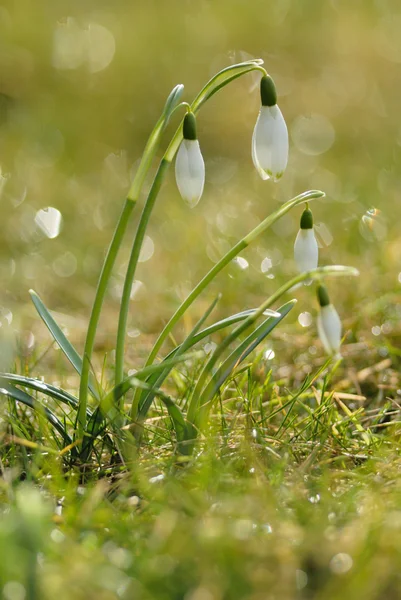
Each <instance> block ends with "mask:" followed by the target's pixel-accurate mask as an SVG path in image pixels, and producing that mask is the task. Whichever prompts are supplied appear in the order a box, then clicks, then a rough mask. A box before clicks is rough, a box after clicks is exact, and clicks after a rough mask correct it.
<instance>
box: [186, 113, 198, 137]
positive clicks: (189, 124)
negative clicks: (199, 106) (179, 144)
mask: <svg viewBox="0 0 401 600" xmlns="http://www.w3.org/2000/svg"><path fill="white" fill-rule="evenodd" d="M182 132H183V135H184V140H196V139H198V138H197V135H196V117H195V115H194V113H193V112H189V113H187V114H186V115H185V117H184V124H183V127H182Z"/></svg>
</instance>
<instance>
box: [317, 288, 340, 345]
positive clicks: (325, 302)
mask: <svg viewBox="0 0 401 600" xmlns="http://www.w3.org/2000/svg"><path fill="white" fill-rule="evenodd" d="M317 298H318V301H319V305H320V311H319V314H318V317H317V331H318V334H319V338H320V341H321V342H322V344H323V347H324V349H325V350H326V352H327V353H328V354H330V355H339V353H340V346H341V329H342V328H341V321H340V317H339V316H338V313H337V311H336V309H335V308H334V306H333V305H332V304H331V302H330V298H329V295H328V293H327V289H326V287H325V286H324V285H319V287H318V288H317Z"/></svg>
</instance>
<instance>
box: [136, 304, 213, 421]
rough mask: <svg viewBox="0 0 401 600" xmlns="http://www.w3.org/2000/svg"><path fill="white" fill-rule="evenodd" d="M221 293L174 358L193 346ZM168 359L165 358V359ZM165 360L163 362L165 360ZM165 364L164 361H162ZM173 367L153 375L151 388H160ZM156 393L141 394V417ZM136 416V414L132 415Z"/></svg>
mask: <svg viewBox="0 0 401 600" xmlns="http://www.w3.org/2000/svg"><path fill="white" fill-rule="evenodd" d="M220 298H221V295H220V294H219V295H218V296H217V298H216V299H215V300H214V301H213V302H212V304H211V305H210V306H209V307H208V309H207V310H206V311H205V313H204V314H203V315H202V317H201V318H200V319H199V321H198V322H197V323H196V325H195V327H194V328H193V329H192V331H191V332H190V334H189V335H188V336H187V338H186V339H185V340H184V342H183V343H182V344H181V345H180V346H178V348H175V349H174V351H173V353H174V354H173V353H171V354H173V356H174V358H177V357H179V356H182V355H183V354H184V352H187V350H189V349H190V348H192V346H193V344H194V338H195V336H196V334H197V333H198V331H199V329H200V328H201V327H202V325H203V323H204V322H205V321H206V319H207V318H208V317H209V315H210V314H211V312H212V311H213V310H214V308H215V306H216V304H217V302H218V301H219V300H220ZM166 360H168V359H165V361H166ZM165 361H163V362H165ZM162 364H163V363H162ZM172 368H173V366H170V367H167V368H166V369H164V370H163V371H162V372H161V373H160V374H157V375H153V376H152V377H151V378H150V379H151V381H150V386H151V388H152V387H154V388H159V387H160V385H161V384H162V383H163V381H164V380H165V379H166V377H167V375H168V374H169V373H170V371H171V369H172ZM153 397H154V394H153V393H151V392H149V393H148V394H143V395H142V396H141V398H142V400H141V401H140V402H139V416H140V418H142V419H143V418H144V417H145V416H146V414H147V412H148V410H149V408H150V405H151V404H152V400H153ZM132 416H133V418H134V415H132Z"/></svg>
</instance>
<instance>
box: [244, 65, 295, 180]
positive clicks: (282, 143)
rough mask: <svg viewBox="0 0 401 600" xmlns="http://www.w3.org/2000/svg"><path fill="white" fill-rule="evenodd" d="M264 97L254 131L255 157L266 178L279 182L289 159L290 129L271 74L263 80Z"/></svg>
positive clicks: (253, 154) (260, 171)
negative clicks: (278, 101) (282, 111)
mask: <svg viewBox="0 0 401 600" xmlns="http://www.w3.org/2000/svg"><path fill="white" fill-rule="evenodd" d="M260 96H261V101H262V106H261V108H260V112H259V116H258V119H257V121H256V125H255V129H254V130H253V136H252V160H253V164H254V165H255V168H256V170H257V171H258V173H259V175H260V176H261V178H262V179H270V178H272V179H273V180H274V181H278V180H279V179H280V177H281V176H282V175H283V173H284V171H285V168H286V166H287V162H288V130H287V125H286V124H285V121H284V117H283V115H282V113H281V110H280V109H279V107H278V106H277V93H276V87H275V85H274V81H273V79H272V78H271V77H270V76H269V75H264V76H263V77H262V79H261V81H260Z"/></svg>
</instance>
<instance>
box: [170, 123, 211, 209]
mask: <svg viewBox="0 0 401 600" xmlns="http://www.w3.org/2000/svg"><path fill="white" fill-rule="evenodd" d="M183 136H184V139H183V140H182V142H181V145H180V147H179V150H178V153H177V158H176V161H175V179H176V182H177V186H178V189H179V191H180V194H181V197H182V198H183V200H185V202H187V204H188V205H189V206H190V207H191V208H193V207H194V206H196V205H197V204H198V202H199V200H200V198H201V196H202V193H203V186H204V184H205V163H204V161H203V157H202V153H201V151H200V147H199V142H198V139H197V135H196V119H195V115H194V114H193V113H192V112H189V113H187V114H186V115H185V117H184V124H183Z"/></svg>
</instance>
